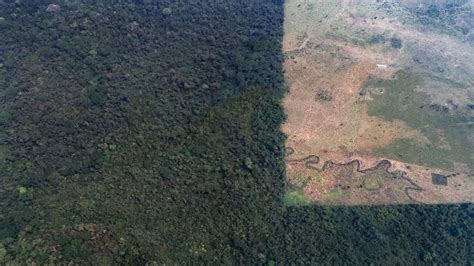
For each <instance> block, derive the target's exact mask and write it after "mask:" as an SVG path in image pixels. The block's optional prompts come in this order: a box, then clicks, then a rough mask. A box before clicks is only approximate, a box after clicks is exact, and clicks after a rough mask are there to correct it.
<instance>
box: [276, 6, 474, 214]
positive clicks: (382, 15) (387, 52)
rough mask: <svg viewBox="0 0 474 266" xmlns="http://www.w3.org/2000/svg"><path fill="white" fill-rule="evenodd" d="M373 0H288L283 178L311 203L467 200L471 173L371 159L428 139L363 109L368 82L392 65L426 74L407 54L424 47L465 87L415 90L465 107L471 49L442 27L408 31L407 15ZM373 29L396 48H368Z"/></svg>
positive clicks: (472, 191) (389, 72)
mask: <svg viewBox="0 0 474 266" xmlns="http://www.w3.org/2000/svg"><path fill="white" fill-rule="evenodd" d="M372 2H375V1H344V0H340V1H328V0H313V1H308V0H287V1H286V4H285V14H286V15H285V36H284V40H283V49H284V53H285V56H286V60H285V63H284V69H285V78H286V82H287V84H288V87H289V92H288V94H287V95H286V97H285V99H284V102H283V104H284V108H285V110H286V113H287V121H286V123H285V124H284V125H283V127H282V130H283V132H284V133H286V134H287V136H288V140H287V144H286V145H287V148H288V152H287V170H286V171H287V179H288V182H290V183H291V184H292V185H293V186H294V187H297V188H299V189H301V191H302V193H303V194H304V196H305V198H306V199H308V200H311V201H314V202H317V203H319V204H338V205H361V204H362V205H365V204H404V203H430V204H436V203H454V202H474V177H473V176H472V173H471V170H472V169H467V170H466V169H464V171H462V173H452V172H449V171H446V170H443V169H436V168H427V167H424V166H419V165H414V164H411V163H410V162H401V161H395V160H388V161H387V162H386V163H383V162H384V161H382V160H384V159H385V158H381V157H377V156H374V155H373V154H374V153H373V150H374V149H376V148H380V147H385V146H387V145H389V144H390V143H392V142H393V141H395V140H397V139H411V140H413V141H415V142H418V143H422V144H423V143H424V144H427V143H429V142H430V141H429V140H428V139H427V137H426V136H424V135H423V133H422V132H421V131H420V130H417V129H414V128H410V127H409V126H408V125H406V123H405V122H404V121H401V120H393V121H386V120H384V119H383V118H381V117H378V116H370V115H368V112H367V104H366V103H367V101H370V97H371V96H370V93H369V94H364V95H363V96H361V90H362V88H363V85H364V83H365V82H366V81H367V79H369V78H377V79H391V78H392V76H393V75H394V73H395V72H396V71H398V70H402V69H407V68H408V69H411V70H419V71H420V72H421V73H422V74H426V76H429V75H431V71H428V70H429V69H428V70H426V69H425V68H424V66H423V65H422V64H423V62H424V61H423V60H417V61H416V62H415V63H413V60H411V59H412V56H411V54H410V53H415V52H416V53H419V52H420V50H423V51H424V53H425V54H426V55H427V56H432V57H435V59H437V60H440V61H443V60H444V63H451V64H452V65H456V67H457V69H458V71H452V70H451V69H449V68H447V69H443V66H441V70H439V69H438V70H439V71H441V72H440V73H444V74H443V75H446V76H449V77H451V78H457V79H458V80H462V81H463V82H464V84H467V86H468V88H467V89H464V90H452V91H449V93H446V91H443V92H439V90H435V88H434V87H433V88H432V87H427V88H420V90H421V91H424V92H425V93H426V95H427V97H431V100H432V101H433V102H437V101H439V102H440V103H445V101H446V99H447V98H446V97H448V96H449V97H451V98H453V97H452V96H453V95H455V96H457V97H454V98H455V99H457V104H467V103H468V102H469V101H470V100H472V99H470V97H472V95H470V93H471V94H472V87H473V83H474V82H473V80H472V77H473V76H474V66H473V64H472V62H474V51H473V49H472V46H471V45H468V44H464V43H462V42H459V41H456V40H455V39H454V38H453V37H450V36H447V35H443V34H442V33H439V34H438V33H436V34H435V33H427V32H423V31H420V30H416V29H414V28H410V26H408V25H407V23H406V21H405V17H403V16H402V15H398V17H397V16H394V15H393V14H392V16H390V14H388V13H387V12H385V11H380V8H379V6H378V4H373V3H372ZM377 2H383V1H377ZM369 3H372V4H369ZM374 34H380V35H382V34H383V35H384V36H389V37H390V36H396V37H397V38H400V39H402V40H403V41H404V47H403V48H402V49H399V48H393V47H392V46H390V42H388V44H387V42H385V43H382V44H381V43H378V42H377V41H376V40H375V41H373V42H372V43H370V44H367V39H368V37H367V38H366V37H365V36H374ZM364 38H365V39H364ZM385 38H387V37H385ZM435 39H436V40H437V41H436V42H435V41H433V40H435ZM413 43H418V44H417V45H415V44H413ZM419 43H422V44H421V45H420V44H419ZM433 46H436V47H438V48H439V49H445V48H446V47H454V48H455V49H451V50H449V53H448V52H446V53H444V58H440V56H439V53H436V56H435V55H432V54H433V53H432V52H431V51H430V50H429V49H428V48H429V47H433ZM470 52H473V53H470ZM470 59H472V61H470V62H471V63H469V60H470ZM425 61H426V60H425ZM461 68H462V70H459V69H461ZM424 70H426V71H425V72H423V71H424ZM427 84H429V83H427ZM437 84H438V85H439V83H437ZM438 92H439V93H438ZM446 95H448V96H446ZM361 97H363V98H364V99H361ZM414 115H416V114H414ZM380 162H382V163H380ZM463 167H465V166H463ZM432 173H438V174H442V175H445V176H449V177H448V178H447V179H448V183H447V185H439V184H438V185H437V184H434V183H433V182H432Z"/></svg>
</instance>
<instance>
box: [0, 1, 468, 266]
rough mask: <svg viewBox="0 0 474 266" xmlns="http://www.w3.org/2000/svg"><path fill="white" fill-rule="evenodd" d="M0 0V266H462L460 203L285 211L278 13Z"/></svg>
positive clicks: (234, 5)
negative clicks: (417, 265) (372, 265)
mask: <svg viewBox="0 0 474 266" xmlns="http://www.w3.org/2000/svg"><path fill="white" fill-rule="evenodd" d="M48 4H50V2H49V1H48V2H47V1H39V0H38V1H25V0H21V1H12V0H3V1H0V36H1V39H0V60H1V61H0V101H1V105H0V108H1V109H0V113H1V115H0V157H1V161H0V167H1V170H0V181H1V182H0V264H3V263H32V262H36V263H38V264H44V263H48V262H49V263H67V262H73V263H92V264H110V263H118V264H130V263H136V264H145V263H148V264H153V263H160V264H163V263H172V262H173V263H178V264H185V263H198V264H204V263H206V264H209V263H212V264H231V263H238V262H240V263H245V264H274V263H291V262H296V263H311V262H321V263H367V262H376V263H379V264H380V263H396V262H399V263H413V262H414V261H421V260H422V261H424V262H426V263H435V262H438V263H448V262H449V263H461V264H463V263H464V264H465V263H469V262H472V260H473V257H472V256H473V255H472V254H473V244H472V243H473V242H474V241H473V240H474V239H473V235H474V232H473V225H474V208H473V206H472V205H452V206H397V207H395V206H392V207H357V208H349V207H347V208H343V207H338V208H329V207H317V206H305V207H291V208H286V207H285V206H284V204H283V188H284V185H285V181H284V160H283V158H284V141H285V137H284V135H283V134H282V133H281V132H280V125H281V123H282V122H283V120H284V112H283V110H282V108H281V105H280V101H281V98H282V97H283V95H284V93H285V87H284V82H283V75H282V68H281V63H282V60H283V56H282V54H281V38H282V34H283V28H282V24H283V5H282V3H281V1H271V0H267V1H263V0H262V1H230V0H229V1H191V0H190V1H164V0H163V1H146V0H143V1H135V2H132V1H129V2H126V1H103V2H100V3H97V1H71V0H69V1H58V2H57V3H56V4H58V5H59V7H60V10H58V9H53V10H49V11H51V12H47V11H46V10H47V9H48Z"/></svg>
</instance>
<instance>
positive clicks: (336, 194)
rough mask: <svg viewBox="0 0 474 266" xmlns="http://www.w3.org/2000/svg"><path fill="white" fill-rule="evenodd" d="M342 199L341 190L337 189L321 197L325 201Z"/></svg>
mask: <svg viewBox="0 0 474 266" xmlns="http://www.w3.org/2000/svg"><path fill="white" fill-rule="evenodd" d="M340 197H342V189H341V188H339V187H337V188H334V189H332V190H331V191H329V192H328V193H327V194H326V195H324V196H323V199H325V200H336V199H339V198H340Z"/></svg>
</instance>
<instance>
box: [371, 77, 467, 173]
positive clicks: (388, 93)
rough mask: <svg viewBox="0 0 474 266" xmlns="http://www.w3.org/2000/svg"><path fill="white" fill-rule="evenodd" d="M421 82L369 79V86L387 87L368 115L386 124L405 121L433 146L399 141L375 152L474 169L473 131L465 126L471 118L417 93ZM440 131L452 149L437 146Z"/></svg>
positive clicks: (377, 96) (377, 98)
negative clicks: (446, 108) (436, 103)
mask: <svg viewBox="0 0 474 266" xmlns="http://www.w3.org/2000/svg"><path fill="white" fill-rule="evenodd" d="M421 82H422V80H421V78H420V77H419V76H418V75H415V74H413V73H408V72H402V71H400V72H398V73H397V74H396V75H395V77H394V79H392V80H369V81H368V82H367V83H366V85H365V86H366V87H383V88H386V89H385V90H384V93H382V94H380V95H375V96H374V100H373V101H371V102H370V103H368V113H369V115H371V116H379V117H382V118H384V119H385V120H387V121H393V120H395V119H399V120H403V121H404V122H406V124H407V125H408V126H409V127H411V128H414V129H419V130H420V131H421V132H422V133H423V134H424V135H425V136H426V137H427V138H428V139H429V140H430V142H431V143H432V145H426V144H420V143H416V142H415V141H412V140H409V139H400V140H397V141H395V142H393V143H391V144H390V145H388V146H386V147H383V148H379V149H376V150H375V153H376V154H377V155H380V156H384V157H389V158H394V159H399V160H402V161H405V162H410V163H415V164H420V165H425V166H430V167H439V168H443V169H446V170H453V163H454V162H460V163H465V164H467V165H468V166H470V167H473V165H474V163H473V161H472V158H471V153H472V150H473V149H474V147H473V146H472V144H470V142H469V140H468V137H469V135H470V134H471V133H472V128H471V127H469V126H462V125H463V124H465V123H466V121H469V119H470V118H469V116H468V115H467V114H466V113H463V112H461V111H447V110H442V108H441V109H440V108H436V107H437V106H432V103H431V102H430V101H429V99H428V97H427V96H426V95H425V94H423V93H420V92H417V91H416V90H415V88H416V86H418V85H420V84H421ZM440 132H441V133H442V136H444V137H445V139H446V141H447V143H448V144H449V147H450V148H449V149H447V148H443V147H440V146H438V145H435V144H436V143H439V141H440Z"/></svg>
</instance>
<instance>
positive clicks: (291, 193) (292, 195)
mask: <svg viewBox="0 0 474 266" xmlns="http://www.w3.org/2000/svg"><path fill="white" fill-rule="evenodd" d="M283 203H284V204H285V206H304V205H309V204H311V201H309V200H308V199H306V198H305V196H304V194H303V191H302V190H301V189H298V188H296V187H294V186H292V185H288V187H287V190H286V191H285V195H284V196H283Z"/></svg>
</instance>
